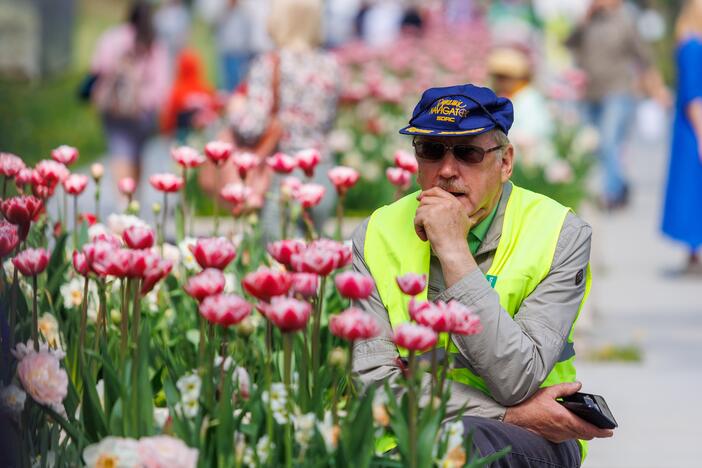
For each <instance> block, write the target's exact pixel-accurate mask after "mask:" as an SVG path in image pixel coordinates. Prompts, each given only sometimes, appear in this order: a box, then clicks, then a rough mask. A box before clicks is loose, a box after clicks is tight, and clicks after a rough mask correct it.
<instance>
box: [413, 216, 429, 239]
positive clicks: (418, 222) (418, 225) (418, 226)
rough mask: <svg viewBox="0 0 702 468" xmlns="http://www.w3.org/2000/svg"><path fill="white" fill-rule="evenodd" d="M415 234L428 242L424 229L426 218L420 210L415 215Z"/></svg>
mask: <svg viewBox="0 0 702 468" xmlns="http://www.w3.org/2000/svg"><path fill="white" fill-rule="evenodd" d="M414 232H416V233H417V236H418V237H419V238H420V239H422V240H423V241H426V240H427V231H426V230H425V229H424V217H423V216H422V214H421V212H420V211H419V210H417V213H416V214H415V215H414Z"/></svg>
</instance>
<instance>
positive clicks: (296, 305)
mask: <svg viewBox="0 0 702 468" xmlns="http://www.w3.org/2000/svg"><path fill="white" fill-rule="evenodd" d="M265 310H266V314H265V315H266V317H267V318H268V320H270V321H271V322H272V323H273V325H275V326H276V327H278V328H280V330H281V331H283V332H294V331H298V330H301V329H303V328H305V326H306V325H307V321H308V320H309V318H310V314H311V313H312V306H311V305H310V303H309V302H306V301H299V300H297V299H293V298H290V297H280V296H279V297H274V298H273V299H271V302H270V304H268V305H267V306H265Z"/></svg>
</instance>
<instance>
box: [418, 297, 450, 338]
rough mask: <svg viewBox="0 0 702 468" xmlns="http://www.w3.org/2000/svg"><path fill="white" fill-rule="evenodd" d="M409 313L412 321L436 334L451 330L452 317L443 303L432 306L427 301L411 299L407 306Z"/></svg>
mask: <svg viewBox="0 0 702 468" xmlns="http://www.w3.org/2000/svg"><path fill="white" fill-rule="evenodd" d="M409 313H410V317H411V318H412V320H414V321H415V322H417V323H418V324H420V325H424V326H425V327H429V328H431V329H432V330H434V331H435V332H437V333H441V332H447V331H451V330H452V327H453V315H452V314H451V312H450V311H449V310H448V308H447V307H446V304H445V303H441V304H439V303H437V304H432V303H431V302H428V301H421V302H420V301H415V300H414V298H412V300H410V304H409Z"/></svg>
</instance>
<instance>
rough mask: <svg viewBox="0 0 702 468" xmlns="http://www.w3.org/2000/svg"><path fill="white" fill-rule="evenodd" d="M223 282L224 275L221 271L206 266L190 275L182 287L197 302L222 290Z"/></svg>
mask: <svg viewBox="0 0 702 468" xmlns="http://www.w3.org/2000/svg"><path fill="white" fill-rule="evenodd" d="M224 283H225V280H224V275H223V274H222V272H221V271H219V270H217V269H216V268H208V269H206V270H205V271H203V272H201V273H198V274H197V275H195V276H193V277H191V278H190V279H189V280H188V283H187V284H186V285H185V287H184V288H183V289H185V292H186V293H188V295H190V296H191V297H193V298H195V299H196V300H197V301H198V302H202V300H203V299H204V298H206V297H207V296H214V295H215V294H220V293H221V292H222V291H224Z"/></svg>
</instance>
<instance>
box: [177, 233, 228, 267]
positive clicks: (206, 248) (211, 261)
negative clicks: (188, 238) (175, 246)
mask: <svg viewBox="0 0 702 468" xmlns="http://www.w3.org/2000/svg"><path fill="white" fill-rule="evenodd" d="M188 248H189V249H190V251H191V252H192V253H193V256H194V257H195V261H197V263H198V265H200V267H202V268H216V269H218V270H224V269H225V268H226V267H227V265H229V264H230V263H231V261H232V260H234V257H236V250H235V249H234V244H232V243H231V242H230V241H228V240H227V239H226V238H224V237H209V238H204V239H198V240H197V242H195V244H194V245H189V246H188Z"/></svg>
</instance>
